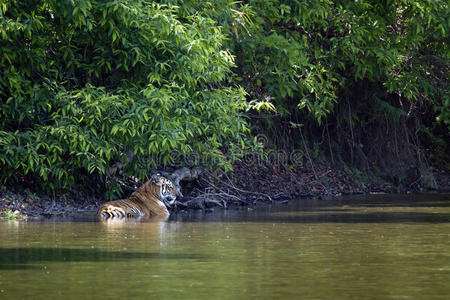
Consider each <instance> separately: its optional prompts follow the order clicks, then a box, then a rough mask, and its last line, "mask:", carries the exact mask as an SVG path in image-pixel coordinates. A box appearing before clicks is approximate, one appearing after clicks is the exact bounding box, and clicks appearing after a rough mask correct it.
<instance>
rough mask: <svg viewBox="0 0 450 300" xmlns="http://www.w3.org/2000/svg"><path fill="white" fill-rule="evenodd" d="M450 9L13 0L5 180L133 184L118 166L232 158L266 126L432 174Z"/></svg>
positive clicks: (343, 156) (367, 162)
mask: <svg viewBox="0 0 450 300" xmlns="http://www.w3.org/2000/svg"><path fill="white" fill-rule="evenodd" d="M449 20H450V16H449V8H448V5H447V2H446V1H438V0H421V1H418V0H415V1H413V0H401V1H389V0H386V1H369V0H363V1H329V0H303V1H301V0H292V1H287V0H286V1H279V0H271V1H262V0H255V1H243V2H236V1H230V0H213V1H208V2H201V1H191V0H189V1H170V0H166V1H141V0H128V1H119V0H115V1H100V0H79V1H73V0H72V1H70V0H67V1H57V0H41V1H35V0H20V1H19V0H2V1H0V69H1V71H2V72H1V77H0V168H1V172H0V180H1V181H2V182H7V183H8V184H16V183H19V184H23V183H28V184H31V185H34V186H38V187H42V188H43V189H46V190H54V189H61V188H68V187H73V186H85V187H90V188H92V189H96V190H97V191H99V192H102V191H109V192H117V190H116V189H115V188H114V186H115V185H114V184H113V183H114V178H115V177H116V176H117V174H118V173H119V172H118V171H121V172H123V174H125V175H134V176H136V177H139V178H141V179H145V178H146V177H147V176H148V173H149V172H150V171H151V170H154V169H156V168H164V167H167V166H174V165H180V164H199V163H201V164H204V165H206V166H208V167H212V168H218V167H219V168H229V167H230V162H231V161H232V160H233V159H234V158H236V157H238V155H239V153H242V151H239V150H242V148H244V147H248V145H250V144H252V143H251V141H252V140H253V138H252V134H253V135H256V134H257V133H264V134H266V135H267V136H268V137H269V138H270V140H271V142H272V146H274V147H282V148H285V149H289V150H292V149H295V148H300V149H304V148H305V147H309V148H310V149H312V148H314V151H313V152H312V153H313V154H315V155H316V156H317V157H318V158H320V157H322V158H323V157H326V158H327V159H329V160H330V161H332V162H333V163H336V164H341V165H342V166H344V167H347V166H350V168H351V169H352V170H354V169H358V170H363V171H364V172H370V173H374V174H377V175H382V176H384V177H385V178H388V179H390V180H393V181H396V182H397V183H401V182H402V181H403V180H404V179H405V178H406V177H407V176H408V174H409V173H411V172H413V173H414V176H416V175H419V177H420V178H422V179H423V180H424V179H425V178H426V176H425V171H424V170H426V169H427V167H428V166H429V164H430V161H429V159H430V158H432V161H431V162H433V163H435V164H436V163H437V164H440V165H441V167H442V166H444V168H449V166H448V165H445V164H442V162H447V163H448V161H449V157H448V155H449V154H448V142H447V141H448V138H449V129H450V113H449V109H450V97H449V91H448V86H449V80H448V71H449V49H448V42H449V41H448V33H449V27H450V22H449ZM255 116H256V117H255ZM252 117H255V118H252ZM248 120H250V121H248ZM249 124H250V125H251V126H250V127H252V130H253V131H252V133H250V132H249V129H248V128H249ZM304 135H305V136H306V137H307V138H306V140H307V141H309V142H305V139H304V138H303V137H304ZM321 154H322V155H321ZM187 157H188V158H190V159H186V158H187ZM349 170H350V169H349ZM411 170H412V171H411ZM416 173H418V174H416Z"/></svg>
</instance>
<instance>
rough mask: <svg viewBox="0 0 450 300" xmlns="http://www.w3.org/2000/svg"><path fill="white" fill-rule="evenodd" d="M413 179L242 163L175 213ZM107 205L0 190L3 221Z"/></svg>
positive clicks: (76, 195) (390, 189)
mask: <svg viewBox="0 0 450 300" xmlns="http://www.w3.org/2000/svg"><path fill="white" fill-rule="evenodd" d="M433 177H434V179H435V181H436V184H437V187H438V189H443V190H449V189H450V174H448V173H446V172H439V171H435V172H434V173H433ZM414 181H417V179H414V178H412V179H411V182H403V184H402V185H401V186H399V185H397V186H396V185H393V184H392V183H388V182H383V181H381V180H380V179H377V180H370V181H369V180H368V179H367V178H366V179H365V180H363V179H361V178H355V176H352V175H350V174H349V173H346V172H344V171H342V170H338V169H335V168H332V167H330V166H326V165H321V164H316V165H314V167H311V168H307V167H302V168H295V169H289V168H286V167H274V166H257V167H252V166H250V167H249V166H247V165H245V164H243V163H240V164H235V165H234V171H233V172H232V173H231V174H228V175H227V174H225V173H222V174H219V175H212V174H209V175H208V174H206V175H203V176H201V177H200V179H199V180H197V181H195V182H190V183H187V184H185V185H184V186H183V193H184V195H185V198H184V199H182V200H181V201H179V202H178V205H177V207H176V208H174V209H173V210H186V209H195V208H196V209H198V208H201V209H211V208H214V207H215V206H222V207H232V206H245V205H252V206H255V205H261V204H267V203H275V204H276V203H284V202H287V201H288V200H292V199H300V198H312V197H319V198H321V197H334V196H341V195H351V194H370V193H398V192H404V193H407V192H413V191H419V190H420V189H419V188H420V187H418V186H414V185H413V184H414ZM408 187H409V188H408ZM211 190H214V192H211ZM421 190H422V191H423V189H421ZM103 202H104V200H103V199H102V198H100V197H96V196H92V195H86V194H85V193H83V192H79V191H70V192H66V193H65V194H62V195H53V196H49V195H38V194H36V193H33V192H31V191H30V190H23V191H12V190H9V189H7V188H5V187H4V188H3V189H2V190H1V191H0V218H2V219H23V218H29V217H52V216H60V217H63V216H73V215H76V214H79V213H85V212H90V211H96V210H97V208H98V207H99V206H100V205H101V203H103Z"/></svg>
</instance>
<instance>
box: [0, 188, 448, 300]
mask: <svg viewBox="0 0 450 300" xmlns="http://www.w3.org/2000/svg"><path fill="white" fill-rule="evenodd" d="M449 241H450V197H449V195H448V194H436V195H407V196H404V195H403V196H402V195H397V196H392V195H373V196H358V197H348V198H342V199H335V200H329V201H326V200H300V201H292V203H290V204H289V205H283V206H267V207H262V208H257V209H256V208H255V209H251V208H250V209H249V208H243V209H242V210H229V211H221V210H217V211H215V212H213V213H206V214H205V213H202V212H188V213H178V214H173V215H172V216H171V217H170V219H169V221H168V222H162V221H158V220H148V221H145V222H136V221H128V222H103V223H102V222H97V221H96V219H95V215H94V213H93V214H92V215H88V216H85V217H83V218H81V219H80V220H73V221H70V222H68V221H65V222H59V221H55V220H50V221H46V222H6V223H0V299H21V298H24V299H55V298H56V299H84V298H87V299H93V298H98V299H108V298H114V299H117V298H150V297H151V298H167V299H174V298H175V299H176V298H188V299H235V298H236V299H247V298H258V299H260V298H263V299H273V298H277V299H302V298H305V299H352V298H353V299H380V298H395V299H447V297H448V295H449V294H450V283H449V282H450V281H449V279H450V242H449Z"/></svg>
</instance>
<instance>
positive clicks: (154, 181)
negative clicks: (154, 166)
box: [150, 173, 161, 185]
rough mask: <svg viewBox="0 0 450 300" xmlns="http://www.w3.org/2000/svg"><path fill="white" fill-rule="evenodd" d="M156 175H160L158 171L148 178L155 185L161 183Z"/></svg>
mask: <svg viewBox="0 0 450 300" xmlns="http://www.w3.org/2000/svg"><path fill="white" fill-rule="evenodd" d="M158 176H160V174H159V173H156V174H153V175H152V177H151V178H150V180H151V181H152V182H153V183H154V184H156V185H161V182H160V181H159V179H158Z"/></svg>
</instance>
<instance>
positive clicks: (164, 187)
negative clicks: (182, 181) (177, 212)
mask: <svg viewBox="0 0 450 300" xmlns="http://www.w3.org/2000/svg"><path fill="white" fill-rule="evenodd" d="M151 181H152V182H153V183H154V184H156V185H157V186H159V198H160V199H161V201H162V202H163V203H164V204H165V205H166V206H167V207H171V206H172V205H173V204H174V203H175V200H176V199H177V197H183V195H182V194H181V192H180V190H179V189H178V188H177V187H176V186H175V184H174V183H173V182H172V181H170V180H169V179H167V178H165V177H163V176H162V175H161V174H160V173H156V174H154V175H152V177H151Z"/></svg>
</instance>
